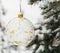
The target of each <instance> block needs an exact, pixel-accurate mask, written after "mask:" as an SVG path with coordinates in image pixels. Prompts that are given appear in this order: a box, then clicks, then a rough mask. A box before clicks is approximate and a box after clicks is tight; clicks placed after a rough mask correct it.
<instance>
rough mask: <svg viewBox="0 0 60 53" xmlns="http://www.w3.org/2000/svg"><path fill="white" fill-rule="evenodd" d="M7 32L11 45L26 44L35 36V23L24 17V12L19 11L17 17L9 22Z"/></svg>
mask: <svg viewBox="0 0 60 53" xmlns="http://www.w3.org/2000/svg"><path fill="white" fill-rule="evenodd" d="M20 2H21V0H20ZM20 12H21V3H20ZM5 33H6V34H7V38H8V42H9V44H10V45H24V46H26V45H27V44H29V43H30V42H31V41H32V39H33V38H34V37H35V33H34V26H33V24H32V23H31V22H30V21H29V20H28V19H26V18H24V17H23V14H22V13H19V14H18V16H17V17H16V18H13V19H12V20H10V21H9V22H8V24H7V25H6V29H5Z"/></svg>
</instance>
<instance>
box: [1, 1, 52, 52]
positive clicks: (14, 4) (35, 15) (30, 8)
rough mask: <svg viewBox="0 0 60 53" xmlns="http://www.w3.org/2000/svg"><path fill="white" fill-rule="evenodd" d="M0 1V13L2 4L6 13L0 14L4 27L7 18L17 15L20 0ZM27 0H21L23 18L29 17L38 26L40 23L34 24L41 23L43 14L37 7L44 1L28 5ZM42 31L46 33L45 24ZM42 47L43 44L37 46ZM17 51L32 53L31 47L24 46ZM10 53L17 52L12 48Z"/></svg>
mask: <svg viewBox="0 0 60 53" xmlns="http://www.w3.org/2000/svg"><path fill="white" fill-rule="evenodd" d="M1 1H2V5H0V14H1V13H2V12H1V8H2V6H3V7H4V9H5V12H6V15H4V16H3V15H1V16H0V20H1V23H2V24H3V26H5V27H6V25H7V23H8V21H9V20H11V19H12V18H14V17H17V15H18V13H19V10H20V7H19V5H20V0H1ZM28 1H29V0H22V2H21V4H22V12H23V15H24V17H25V18H27V19H29V20H30V21H31V22H32V23H33V25H34V26H35V27H36V28H38V27H39V26H40V25H35V24H37V23H42V22H43V21H44V19H43V16H42V15H41V12H42V10H41V9H40V8H39V6H42V7H43V5H44V3H45V2H39V4H33V5H29V4H28ZM51 1H53V0H51ZM46 4H47V3H46ZM48 20H49V21H50V19H48ZM48 20H45V21H44V22H47V21H48ZM42 32H47V33H48V31H47V30H46V28H45V26H43V31H42ZM38 33H39V30H37V31H36V34H38ZM38 35H39V37H40V35H41V37H40V39H42V38H43V35H42V34H38ZM5 39H6V38H5ZM6 41H7V40H6ZM4 44H5V45H4V47H5V46H6V47H7V46H8V45H7V44H6V43H4ZM34 47H35V46H34ZM34 47H33V48H34ZM23 48H24V47H23ZM43 48H44V46H40V47H39V49H42V50H44V49H43ZM19 52H20V53H32V52H33V49H30V50H26V48H25V49H22V50H21V49H20V51H19ZM5 53H8V52H7V51H6V50H5ZM11 53H18V52H15V51H14V50H12V52H11Z"/></svg>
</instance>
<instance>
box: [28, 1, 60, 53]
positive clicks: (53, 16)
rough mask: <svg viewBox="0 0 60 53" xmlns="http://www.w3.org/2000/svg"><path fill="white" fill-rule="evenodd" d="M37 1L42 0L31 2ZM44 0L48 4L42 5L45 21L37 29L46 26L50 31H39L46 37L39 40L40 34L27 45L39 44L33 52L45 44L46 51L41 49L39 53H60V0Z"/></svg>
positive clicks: (31, 2)
mask: <svg viewBox="0 0 60 53" xmlns="http://www.w3.org/2000/svg"><path fill="white" fill-rule="evenodd" d="M37 1H40V2H41V1H42V0H30V4H31V5H32V4H33V3H35V2H37ZM44 1H46V2H47V5H45V4H44V6H43V7H40V8H41V9H43V12H42V15H43V16H44V22H43V23H42V24H41V26H40V27H39V28H37V29H40V30H42V29H41V28H42V26H45V28H46V30H47V31H48V30H50V32H48V33H45V32H39V33H40V34H41V33H42V34H43V35H44V39H43V40H39V39H38V36H36V37H35V39H34V40H32V42H31V43H30V44H29V45H28V46H27V47H30V46H32V45H33V44H36V45H37V46H36V48H35V50H34V52H33V53H36V51H37V50H38V48H39V47H40V46H41V45H44V51H41V50H40V51H39V52H38V53H60V1H53V2H49V1H47V0H44ZM37 29H35V30H37Z"/></svg>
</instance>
